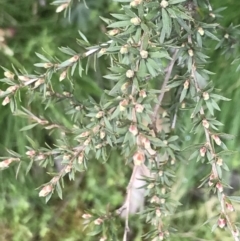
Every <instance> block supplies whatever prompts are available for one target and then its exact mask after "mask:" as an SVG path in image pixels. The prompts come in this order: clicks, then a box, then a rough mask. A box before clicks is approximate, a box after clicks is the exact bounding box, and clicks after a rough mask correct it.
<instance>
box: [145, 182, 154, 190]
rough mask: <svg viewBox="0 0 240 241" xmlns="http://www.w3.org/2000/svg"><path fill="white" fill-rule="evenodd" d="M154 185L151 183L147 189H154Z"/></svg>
mask: <svg viewBox="0 0 240 241" xmlns="http://www.w3.org/2000/svg"><path fill="white" fill-rule="evenodd" d="M154 186H155V185H154V183H150V184H149V185H148V186H147V189H152V188H153V187H154Z"/></svg>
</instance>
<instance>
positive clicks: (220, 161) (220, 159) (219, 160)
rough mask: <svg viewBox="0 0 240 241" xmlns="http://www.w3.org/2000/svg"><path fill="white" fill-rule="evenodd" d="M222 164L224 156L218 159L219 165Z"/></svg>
mask: <svg viewBox="0 0 240 241" xmlns="http://www.w3.org/2000/svg"><path fill="white" fill-rule="evenodd" d="M222 164H223V159H222V158H218V159H217V165H218V166H222Z"/></svg>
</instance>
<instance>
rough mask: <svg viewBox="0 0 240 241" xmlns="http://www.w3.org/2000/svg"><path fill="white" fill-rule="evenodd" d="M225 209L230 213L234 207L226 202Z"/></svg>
mask: <svg viewBox="0 0 240 241" xmlns="http://www.w3.org/2000/svg"><path fill="white" fill-rule="evenodd" d="M226 208H227V210H228V211H230V212H233V211H234V207H233V205H232V203H230V202H226Z"/></svg>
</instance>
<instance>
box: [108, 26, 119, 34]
mask: <svg viewBox="0 0 240 241" xmlns="http://www.w3.org/2000/svg"><path fill="white" fill-rule="evenodd" d="M119 32H120V30H119V29H116V28H115V29H112V30H110V31H108V34H109V35H110V36H115V35H117V34H118V33H119Z"/></svg>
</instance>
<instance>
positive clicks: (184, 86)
mask: <svg viewBox="0 0 240 241" xmlns="http://www.w3.org/2000/svg"><path fill="white" fill-rule="evenodd" d="M183 88H184V89H185V90H187V89H188V88H189V81H188V80H186V81H185V82H184V84H183Z"/></svg>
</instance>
